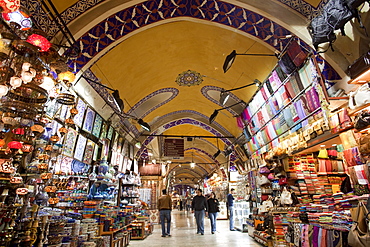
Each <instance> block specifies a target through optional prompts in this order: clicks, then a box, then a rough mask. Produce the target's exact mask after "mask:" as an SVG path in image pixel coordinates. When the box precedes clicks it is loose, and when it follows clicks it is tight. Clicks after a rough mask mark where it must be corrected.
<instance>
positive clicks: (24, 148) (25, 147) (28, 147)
mask: <svg viewBox="0 0 370 247" xmlns="http://www.w3.org/2000/svg"><path fill="white" fill-rule="evenodd" d="M21 150H22V151H23V152H25V153H30V152H32V151H33V146H32V145H30V144H23V146H22V149H21Z"/></svg>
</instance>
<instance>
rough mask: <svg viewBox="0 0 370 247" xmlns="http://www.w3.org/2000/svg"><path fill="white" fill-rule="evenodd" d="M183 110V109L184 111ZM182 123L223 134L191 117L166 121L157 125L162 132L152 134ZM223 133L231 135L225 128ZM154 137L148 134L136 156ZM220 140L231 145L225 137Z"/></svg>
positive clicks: (139, 155) (219, 134) (137, 155)
mask: <svg viewBox="0 0 370 247" xmlns="http://www.w3.org/2000/svg"><path fill="white" fill-rule="evenodd" d="M184 112H185V111H184ZM186 112H193V113H196V114H198V115H202V114H200V113H198V112H194V111H186ZM163 117H166V116H163ZM184 124H189V125H195V126H199V127H201V128H202V129H204V130H207V131H208V132H210V133H211V134H213V135H215V136H222V135H223V134H222V133H220V132H219V131H218V130H216V129H214V128H213V127H212V126H209V125H207V124H205V123H203V122H200V121H198V120H195V119H191V118H183V119H177V120H174V121H172V122H169V123H166V124H165V125H163V126H162V127H159V128H157V130H162V132H159V131H154V132H153V133H152V134H153V135H159V134H162V133H163V132H165V131H166V130H168V129H170V128H173V127H176V126H179V125H184ZM225 133H226V134H229V135H231V134H230V133H228V132H227V131H226V130H225ZM154 139H155V136H148V137H147V138H146V139H145V140H144V141H143V143H142V146H141V148H140V149H139V150H138V152H137V153H136V157H141V155H142V154H143V152H144V151H145V150H146V147H147V146H149V144H150V143H151V142H152V141H153V140H154ZM220 140H221V141H222V142H223V143H224V144H225V145H226V146H231V145H232V144H233V143H232V142H231V141H230V140H228V139H227V138H220ZM233 156H234V154H231V157H232V160H235V157H233ZM209 157H212V155H209Z"/></svg>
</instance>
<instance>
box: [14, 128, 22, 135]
mask: <svg viewBox="0 0 370 247" xmlns="http://www.w3.org/2000/svg"><path fill="white" fill-rule="evenodd" d="M12 132H13V134H15V135H24V129H23V128H16V129H13V130H12Z"/></svg>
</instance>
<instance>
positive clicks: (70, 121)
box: [65, 118, 75, 125]
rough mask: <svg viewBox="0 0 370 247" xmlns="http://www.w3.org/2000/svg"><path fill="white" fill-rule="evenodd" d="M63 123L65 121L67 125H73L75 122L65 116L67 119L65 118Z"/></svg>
mask: <svg viewBox="0 0 370 247" xmlns="http://www.w3.org/2000/svg"><path fill="white" fill-rule="evenodd" d="M65 123H66V124H67V125H73V124H75V122H74V121H73V119H72V118H67V119H66V121H65Z"/></svg>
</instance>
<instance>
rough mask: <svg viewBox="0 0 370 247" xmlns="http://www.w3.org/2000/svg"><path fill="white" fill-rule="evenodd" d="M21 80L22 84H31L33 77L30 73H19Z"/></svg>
mask: <svg viewBox="0 0 370 247" xmlns="http://www.w3.org/2000/svg"><path fill="white" fill-rule="evenodd" d="M21 78H22V80H23V82H24V83H26V84H27V83H29V82H31V81H32V79H33V76H32V74H31V73H30V72H28V71H22V73H21Z"/></svg>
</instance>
